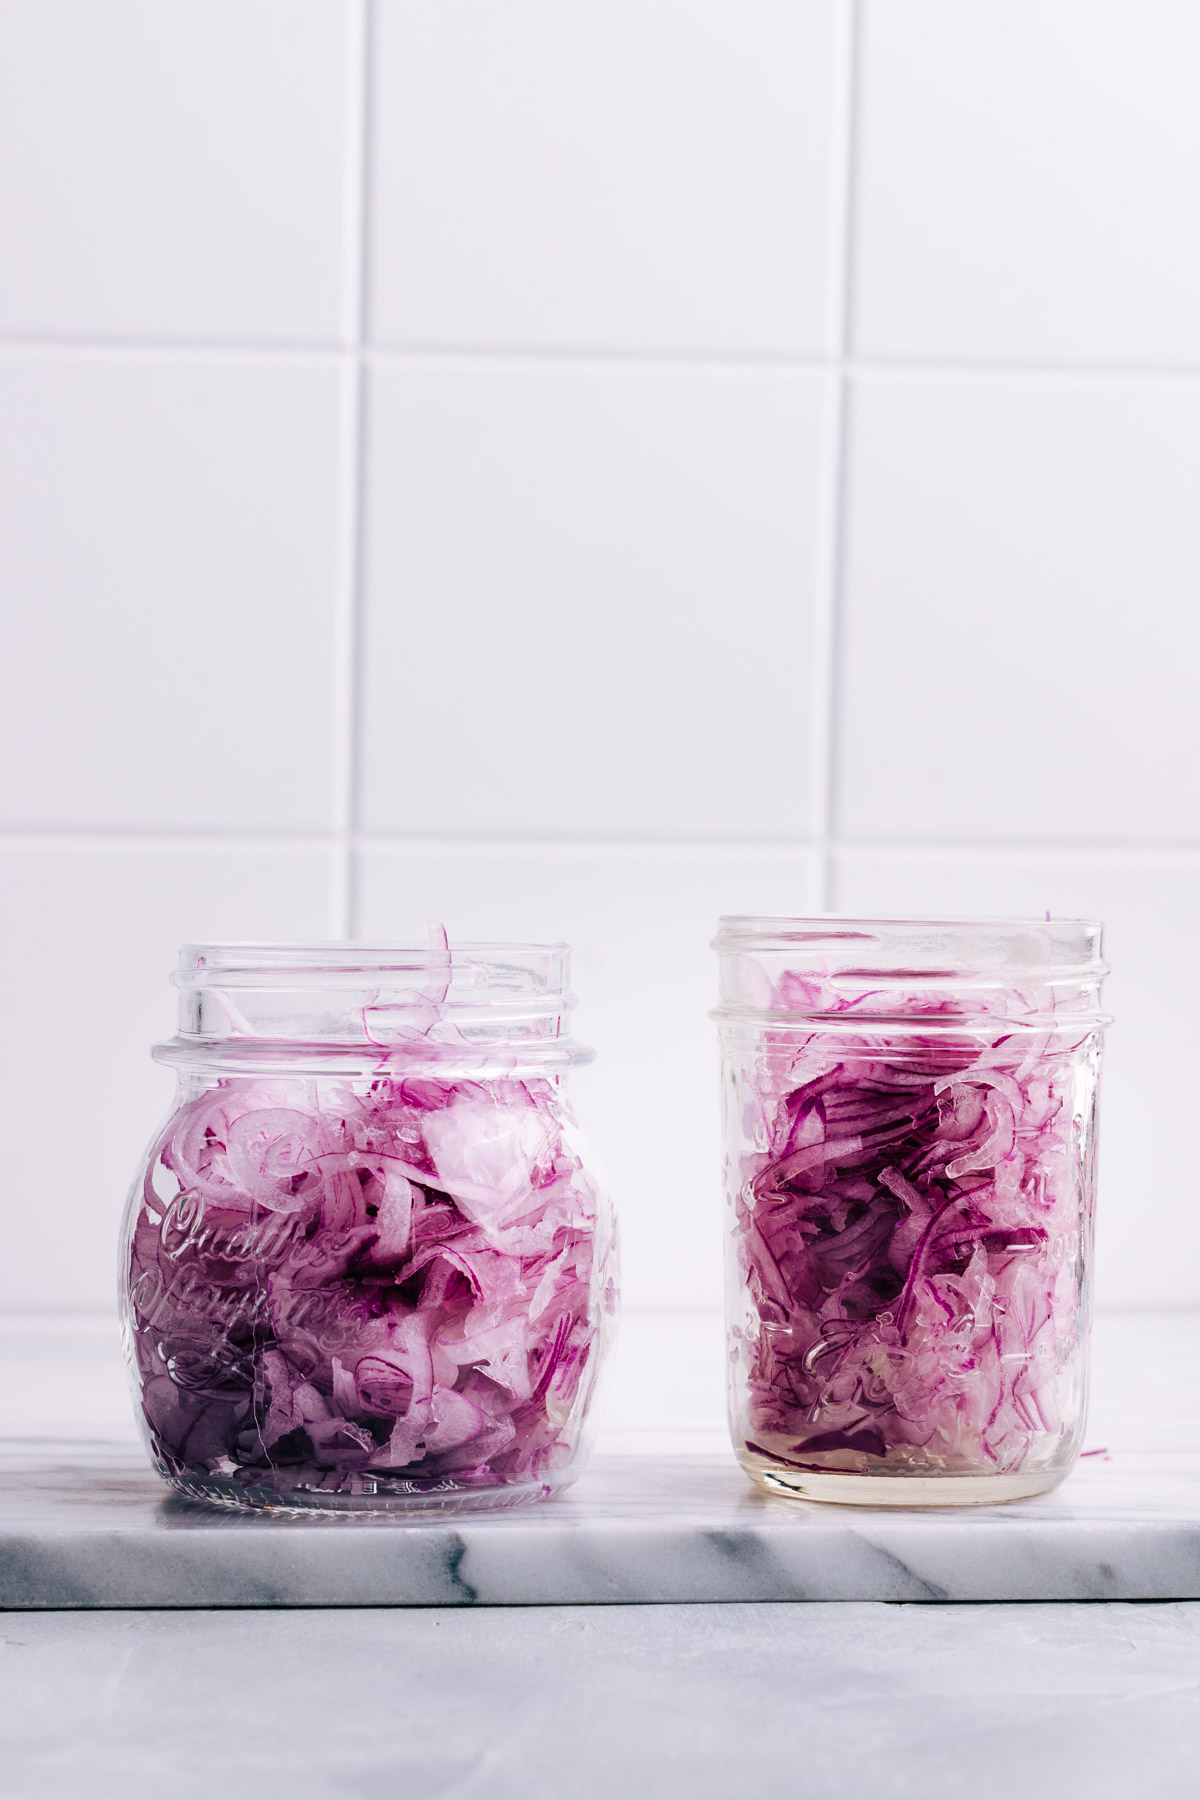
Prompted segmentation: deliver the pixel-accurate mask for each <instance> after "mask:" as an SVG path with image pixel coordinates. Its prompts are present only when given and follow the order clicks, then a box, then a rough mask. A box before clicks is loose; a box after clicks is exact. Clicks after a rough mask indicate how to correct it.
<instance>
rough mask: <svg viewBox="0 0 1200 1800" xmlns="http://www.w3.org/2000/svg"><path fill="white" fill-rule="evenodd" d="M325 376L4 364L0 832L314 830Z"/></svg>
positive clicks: (200, 366) (329, 631) (333, 371)
mask: <svg viewBox="0 0 1200 1800" xmlns="http://www.w3.org/2000/svg"><path fill="white" fill-rule="evenodd" d="M339 380H340V377H339V372H338V370H337V368H336V367H334V366H326V365H321V364H315V365H311V366H305V365H303V364H293V363H283V362H275V363H272V362H259V361H243V362H237V361H234V360H231V359H224V360H223V359H222V358H220V357H219V356H211V357H210V356H205V357H192V358H190V359H187V360H181V359H179V358H176V357H171V356H165V357H157V356H137V355H134V354H132V353H118V354H115V355H112V356H88V355H86V354H81V353H79V352H75V351H67V352H47V353H42V354H37V355H32V354H29V355H21V356H17V355H13V354H11V353H9V354H7V355H5V354H3V353H2V352H0V491H3V494H4V497H5V510H6V515H7V518H6V526H5V530H4V534H3V538H2V539H0V585H2V587H3V591H4V593H5V595H6V598H7V604H6V605H5V606H4V608H3V609H2V612H0V819H3V821H4V822H5V823H7V824H9V825H18V826H37V827H46V826H71V827H79V828H86V829H94V828H95V827H97V826H103V827H114V826H125V827H163V828H166V829H171V828H178V827H181V826H196V827H205V828H208V829H216V830H220V829H250V828H257V829H259V830H278V829H280V828H289V827H296V826H307V827H320V826H328V825H329V823H330V816H331V805H332V794H331V745H332V737H331V734H332V713H333V706H334V693H333V686H332V682H331V678H330V660H331V656H332V654H333V648H334V642H335V620H334V612H335V604H334V603H335V580H334V577H335V571H336V568H337V555H338V523H339V521H338V468H337V458H338V448H339Z"/></svg>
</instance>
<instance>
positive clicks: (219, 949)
mask: <svg viewBox="0 0 1200 1800" xmlns="http://www.w3.org/2000/svg"><path fill="white" fill-rule="evenodd" d="M447 958H449V959H450V961H451V963H452V964H455V965H457V967H458V969H459V970H460V972H461V971H462V970H463V969H465V968H466V967H467V966H470V967H472V968H474V969H476V970H480V971H484V970H489V969H494V970H497V971H499V970H505V971H508V972H509V973H510V974H511V973H512V972H515V971H516V970H518V969H524V970H526V971H527V972H528V974H529V976H530V979H531V982H533V981H540V984H541V986H542V987H543V988H544V989H545V991H547V992H554V991H559V992H561V991H562V987H563V985H565V982H566V979H567V974H568V971H569V968H570V958H571V947H570V945H569V944H565V943H561V942H559V943H554V944H525V943H474V942H471V943H455V944H453V945H446V946H444V947H443V946H431V945H430V944H428V943H426V944H396V943H386V942H379V941H374V940H371V941H363V942H348V941H346V940H344V939H337V940H332V939H331V940H330V941H329V942H328V943H304V944H278V943H263V942H254V941H250V940H247V941H245V942H240V941H237V940H232V939H231V940H228V941H224V942H214V943H196V944H184V945H182V946H181V948H180V952H179V967H178V969H177V970H176V971H175V973H174V974H173V975H172V977H171V980H172V982H173V983H174V984H175V986H176V987H183V986H185V985H186V984H188V983H189V982H192V981H194V980H195V978H196V975H197V972H203V973H202V975H201V979H202V980H208V979H210V978H211V976H212V974H213V972H214V971H219V972H220V973H221V975H222V976H226V975H231V976H232V975H236V976H253V975H261V974H266V973H275V974H284V973H289V972H291V973H297V974H300V973H303V974H305V975H308V976H311V977H313V978H314V979H316V978H320V977H322V976H328V977H330V978H332V979H338V978H340V977H341V976H343V975H345V974H348V973H353V974H363V975H366V974H371V973H380V974H384V973H386V974H412V975H420V974H429V973H431V972H433V971H435V970H436V971H441V970H443V969H444V968H445V966H446V960H447ZM555 984H557V986H556V985H555Z"/></svg>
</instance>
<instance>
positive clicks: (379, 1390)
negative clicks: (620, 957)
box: [121, 933, 616, 1513]
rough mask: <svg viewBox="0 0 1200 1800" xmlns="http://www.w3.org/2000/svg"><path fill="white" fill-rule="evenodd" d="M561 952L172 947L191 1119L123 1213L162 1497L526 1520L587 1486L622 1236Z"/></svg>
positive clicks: (141, 1384)
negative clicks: (592, 1134)
mask: <svg viewBox="0 0 1200 1800" xmlns="http://www.w3.org/2000/svg"><path fill="white" fill-rule="evenodd" d="M568 964H569V951H568V950H567V948H566V946H565V945H561V944H558V945H554V946H552V947H548V948H543V947H540V946H535V945H485V946H472V945H464V946H462V947H456V948H455V950H454V951H453V953H452V954H451V952H450V951H449V950H448V948H447V946H446V941H445V936H444V934H440V933H434V934H433V935H432V937H431V943H430V946H429V948H427V949H424V950H406V949H397V948H393V947H391V946H378V945H342V944H338V945H318V946H315V947H292V946H284V945H267V944H204V945H187V946H185V947H184V949H183V951H182V953H181V957H180V966H179V969H178V971H177V972H176V974H175V975H174V976H173V977H172V979H173V981H174V983H175V985H176V986H177V987H178V988H179V990H180V1029H179V1034H178V1036H177V1037H175V1038H173V1039H172V1040H171V1042H170V1043H168V1044H160V1045H159V1046H158V1047H157V1048H156V1049H155V1052H154V1054H155V1057H156V1058H157V1060H158V1061H160V1062H164V1063H167V1064H169V1065H170V1066H172V1067H173V1068H174V1069H176V1071H177V1073H178V1081H179V1086H178V1093H177V1098H176V1102H175V1105H174V1107H173V1109H172V1111H171V1114H170V1116H169V1118H168V1119H167V1122H166V1124H165V1126H164V1127H163V1129H162V1131H161V1132H160V1133H159V1135H158V1136H157V1137H156V1138H155V1140H154V1142H153V1144H152V1145H151V1147H150V1150H149V1152H148V1153H147V1156H146V1158H145V1161H144V1163H143V1165H142V1167H141V1169H140V1170H139V1173H138V1175H137V1178H136V1180H135V1182H134V1185H133V1190H132V1192H131V1194H130V1198H129V1203H128V1206H127V1208H126V1213H125V1223H124V1228H123V1240H122V1250H121V1302H122V1317H123V1323H124V1331H125V1342H126V1349H127V1357H128V1362H129V1367H130V1371H131V1376H132V1381H133V1387H134V1396H135V1406H136V1408H137V1412H138V1416H139V1419H140V1421H141V1424H142V1427H143V1431H144V1436H145V1441H146V1444H147V1448H148V1450H149V1452H150V1455H151V1457H152V1459H153V1461H154V1463H155V1466H156V1467H157V1468H158V1470H159V1472H160V1473H161V1474H162V1475H163V1476H164V1477H165V1479H166V1480H167V1481H168V1482H169V1483H170V1484H171V1486H172V1487H174V1488H176V1489H178V1491H179V1492H180V1493H182V1494H186V1495H188V1496H189V1497H191V1498H193V1499H199V1500H208V1501H214V1502H217V1503H219V1504H220V1505H223V1506H233V1507H249V1508H268V1509H274V1508H278V1509H287V1510H289V1511H304V1512H310V1511H322V1512H323V1511H342V1512H352V1513H355V1512H357V1513H412V1512H419V1511H422V1510H424V1511H429V1510H434V1511H440V1512H446V1511H457V1510H464V1509H476V1508H484V1507H509V1506H517V1505H520V1504H522V1503H523V1502H526V1501H531V1500H537V1499H540V1498H542V1497H543V1496H545V1495H548V1494H552V1493H554V1492H555V1491H556V1490H558V1489H559V1488H562V1487H565V1486H566V1485H567V1484H568V1483H569V1482H570V1481H573V1480H574V1479H575V1477H576V1476H577V1475H578V1474H579V1473H580V1470H581V1467H582V1464H583V1460H584V1456H585V1452H586V1447H587V1418H588V1412H589V1405H590V1402H591V1400H592V1398H593V1395H594V1392H595V1389H596V1383H597V1378H598V1376H599V1374H600V1371H601V1366H602V1364H603V1363H604V1361H605V1358H606V1354H607V1350H608V1347H609V1343H610V1339H611V1337H612V1334H613V1324H614V1314H615V1305H616V1257H615V1240H614V1225H613V1218H612V1212H611V1208H610V1204H609V1201H608V1199H607V1197H606V1195H605V1194H604V1193H603V1192H602V1190H601V1188H600V1187H599V1186H598V1184H597V1182H596V1180H595V1179H594V1177H593V1175H592V1174H591V1173H590V1172H589V1167H588V1161H587V1156H586V1153H585V1151H584V1149H583V1148H582V1146H581V1143H580V1140H579V1136H578V1131H577V1128H576V1124H575V1120H574V1116H573V1114H572V1111H571V1107H570V1104H569V1102H568V1099H567V1095H566V1092H565V1083H566V1076H567V1072H568V1070H569V1069H570V1067H571V1065H572V1064H573V1063H576V1062H580V1061H582V1060H586V1059H587V1058H588V1057H590V1052H588V1051H585V1050H583V1049H582V1048H581V1046H579V1045H577V1044H574V1043H572V1042H571V1040H570V1038H569V1037H568V1036H566V1035H564V1031H565V1023H566V1016H567V1014H568V1013H569V1010H570V1007H571V1005H572V1004H573V996H572V995H570V994H569V993H568V992H567V978H568Z"/></svg>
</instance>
